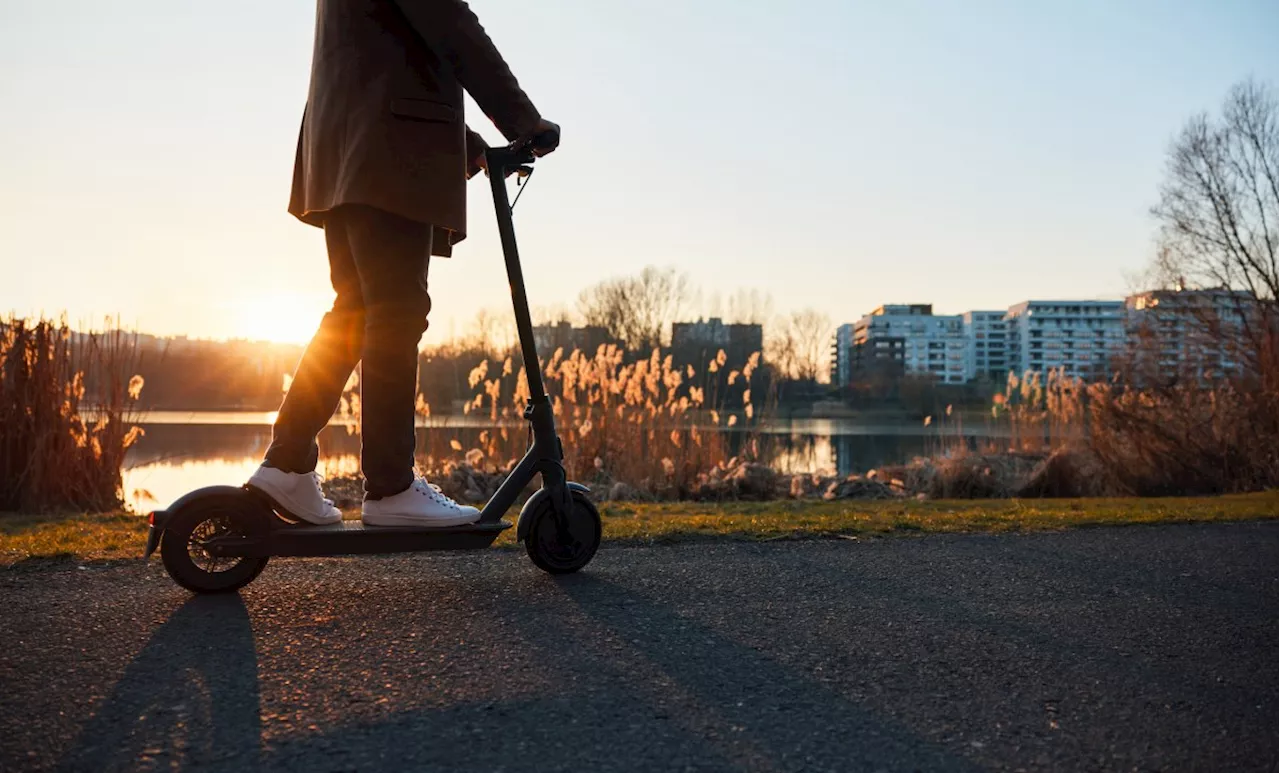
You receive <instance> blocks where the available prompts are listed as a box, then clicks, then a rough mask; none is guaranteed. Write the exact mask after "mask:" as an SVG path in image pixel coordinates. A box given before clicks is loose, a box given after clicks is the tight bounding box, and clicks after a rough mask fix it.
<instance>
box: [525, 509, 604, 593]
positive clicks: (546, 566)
mask: <svg viewBox="0 0 1280 773" xmlns="http://www.w3.org/2000/svg"><path fill="white" fill-rule="evenodd" d="M600 536H601V525H600V512H599V511H598V510H596V506H595V505H594V504H592V503H591V500H590V499H587V495H586V494H584V493H583V492H581V491H574V492H573V507H572V508H570V512H569V513H567V514H566V517H565V518H564V519H563V521H561V519H560V518H558V517H557V516H556V512H555V508H554V507H552V505H551V498H550V497H547V498H545V499H544V500H543V501H542V503H541V504H540V505H539V506H538V509H537V510H536V511H534V513H533V521H532V522H531V523H530V524H529V532H528V534H526V535H525V538H524V549H525V552H526V553H528V554H529V558H530V559H531V560H532V561H533V563H534V565H535V566H537V567H538V568H539V569H541V570H542V571H544V572H550V573H551V574H569V573H571V572H576V571H578V570H579V569H581V568H582V567H584V566H586V565H587V564H588V563H590V561H591V559H592V558H593V557H594V556H595V554H596V550H597V549H598V548H599V547H600Z"/></svg>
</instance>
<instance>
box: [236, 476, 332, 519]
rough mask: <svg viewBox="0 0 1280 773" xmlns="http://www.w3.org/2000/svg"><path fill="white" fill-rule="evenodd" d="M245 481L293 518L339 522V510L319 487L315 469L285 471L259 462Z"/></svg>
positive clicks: (318, 478) (318, 477)
mask: <svg viewBox="0 0 1280 773" xmlns="http://www.w3.org/2000/svg"><path fill="white" fill-rule="evenodd" d="M249 485H250V486H253V487H254V488H256V489H257V490H259V491H261V492H262V493H264V494H266V495H267V496H268V497H270V498H271V501H272V502H274V503H275V505H276V507H278V508H280V509H281V510H284V511H285V513H287V514H288V515H292V516H293V517H294V518H298V519H301V520H303V521H306V522H307V523H314V524H319V525H326V524H333V523H341V522H342V511H341V510H339V509H338V508H336V507H334V506H333V500H330V499H325V497H324V492H323V491H321V490H320V473H318V472H285V471H284V470H277V469H276V468H274V467H267V466H265V465H263V466H261V467H259V468H258V469H257V470H256V471H254V473H253V476H252V477H250V478H249Z"/></svg>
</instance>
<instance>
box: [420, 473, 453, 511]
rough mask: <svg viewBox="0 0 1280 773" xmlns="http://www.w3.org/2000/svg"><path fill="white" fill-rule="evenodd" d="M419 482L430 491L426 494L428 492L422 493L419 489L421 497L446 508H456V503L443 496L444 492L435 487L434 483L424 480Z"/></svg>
mask: <svg viewBox="0 0 1280 773" xmlns="http://www.w3.org/2000/svg"><path fill="white" fill-rule="evenodd" d="M421 480H422V482H423V483H425V484H426V485H427V488H428V489H430V491H429V492H428V491H423V490H422V489H421V488H419V489H418V491H419V492H421V493H422V495H423V496H429V497H431V498H432V499H434V500H435V501H437V502H439V503H440V504H442V505H445V506H447V507H452V508H455V509H456V508H457V507H458V503H457V502H455V501H453V500H452V499H451V498H449V497H447V496H445V495H444V491H443V490H441V488H440V487H439V486H437V485H436V484H434V483H431V482H430V481H428V480H426V479H421Z"/></svg>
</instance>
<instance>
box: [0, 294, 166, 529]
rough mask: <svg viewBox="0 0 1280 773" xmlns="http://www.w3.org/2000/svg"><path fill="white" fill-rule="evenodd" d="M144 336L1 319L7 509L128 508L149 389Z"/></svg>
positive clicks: (0, 404)
mask: <svg viewBox="0 0 1280 773" xmlns="http://www.w3.org/2000/svg"><path fill="white" fill-rule="evenodd" d="M137 359H138V350H137V341H136V338H135V337H134V336H133V335H131V334H129V333H126V332H123V331H121V330H119V328H118V326H116V328H115V329H112V330H108V331H106V332H98V333H72V331H71V329H70V328H69V327H68V326H67V324H66V321H65V320H63V321H58V322H55V321H52V320H47V319H36V320H29V319H23V318H18V317H15V316H10V317H9V318H8V319H5V320H3V321H0V511H23V512H50V511H59V510H81V511H108V510H115V509H118V508H120V507H121V506H122V505H123V499H122V491H121V488H122V485H121V469H122V466H123V464H124V457H125V452H126V451H128V449H129V447H130V446H131V445H133V443H134V442H135V441H136V440H137V439H138V438H139V437H140V436H141V434H142V430H141V429H140V428H139V427H138V426H137V425H136V424H135V423H134V422H135V420H136V419H137V416H136V406H137V401H138V397H139V394H140V393H141V391H142V386H143V384H142V377H141V376H139V375H137V374H136V366H137Z"/></svg>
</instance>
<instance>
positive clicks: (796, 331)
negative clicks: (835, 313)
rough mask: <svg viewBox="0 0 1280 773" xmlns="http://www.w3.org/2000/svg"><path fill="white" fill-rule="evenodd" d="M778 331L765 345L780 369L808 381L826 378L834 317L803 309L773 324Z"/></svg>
mask: <svg viewBox="0 0 1280 773" xmlns="http://www.w3.org/2000/svg"><path fill="white" fill-rule="evenodd" d="M772 327H773V329H774V330H775V331H776V332H775V333H774V334H773V335H772V336H771V337H770V340H769V344H768V346H766V351H765V354H766V355H767V357H768V360H769V362H770V363H772V364H773V366H774V367H775V368H777V369H778V371H779V372H781V373H783V374H784V375H786V376H787V377H789V378H794V379H800V380H805V381H823V382H825V381H827V380H828V379H829V377H830V375H831V374H830V373H829V372H828V370H827V359H828V357H827V355H828V347H829V345H830V343H831V318H830V317H828V316H827V315H826V314H822V313H820V312H817V311H814V310H813V309H804V310H802V311H796V312H792V313H791V315H790V316H788V317H780V318H779V319H778V320H776V321H775V322H774V324H773V326H772Z"/></svg>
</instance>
